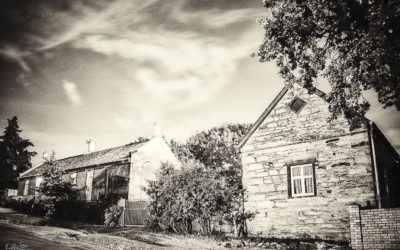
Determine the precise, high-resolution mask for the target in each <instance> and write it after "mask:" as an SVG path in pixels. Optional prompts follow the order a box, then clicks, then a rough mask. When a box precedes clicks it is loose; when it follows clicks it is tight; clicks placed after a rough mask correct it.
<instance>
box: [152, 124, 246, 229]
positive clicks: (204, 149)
mask: <svg viewBox="0 0 400 250" xmlns="http://www.w3.org/2000/svg"><path fill="white" fill-rule="evenodd" d="M249 128H250V125H247V124H225V125H222V126H219V127H213V128H211V129H209V130H207V131H202V132H198V133H196V134H195V135H193V136H191V137H190V138H189V139H188V140H187V141H186V142H185V143H184V144H181V143H178V142H176V141H171V142H170V143H169V144H170V147H171V150H172V151H173V152H174V154H175V155H176V156H177V157H178V158H179V160H180V161H181V162H182V165H183V166H182V169H181V170H176V169H173V168H172V167H167V166H164V167H163V168H162V169H161V172H160V173H159V178H158V179H157V180H156V181H155V182H150V184H149V188H148V189H147V193H148V194H149V196H150V197H151V205H150V214H151V215H152V217H151V218H152V220H151V222H152V226H153V227H157V225H158V226H159V227H161V228H163V229H170V230H172V231H175V232H180V233H190V232H191V230H192V226H191V225H192V223H193V222H194V221H196V222H197V224H198V225H199V226H200V228H201V231H202V233H205V234H210V233H211V221H212V220H213V221H215V220H217V221H225V222H228V223H231V224H232V225H234V227H235V235H236V236H243V235H244V234H245V232H244V231H245V223H246V219H248V218H251V216H252V215H253V214H252V213H249V212H247V213H246V212H245V211H244V210H243V197H244V196H243V194H244V190H243V188H242V171H241V169H242V166H241V159H240V152H239V149H238V147H237V145H238V144H239V142H240V140H241V139H242V138H243V137H244V135H245V134H246V133H247V131H248V129H249Z"/></svg>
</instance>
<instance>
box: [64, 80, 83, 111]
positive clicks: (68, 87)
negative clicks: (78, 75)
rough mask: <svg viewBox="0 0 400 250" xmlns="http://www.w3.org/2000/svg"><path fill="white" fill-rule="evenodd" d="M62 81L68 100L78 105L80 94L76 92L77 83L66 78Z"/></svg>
mask: <svg viewBox="0 0 400 250" xmlns="http://www.w3.org/2000/svg"><path fill="white" fill-rule="evenodd" d="M62 83H63V88H64V90H65V94H66V95H67V97H68V100H69V101H70V102H71V104H72V105H74V106H79V105H80V104H81V96H80V94H79V92H78V89H77V85H76V84H75V83H73V82H70V81H66V80H64V81H63V82H62Z"/></svg>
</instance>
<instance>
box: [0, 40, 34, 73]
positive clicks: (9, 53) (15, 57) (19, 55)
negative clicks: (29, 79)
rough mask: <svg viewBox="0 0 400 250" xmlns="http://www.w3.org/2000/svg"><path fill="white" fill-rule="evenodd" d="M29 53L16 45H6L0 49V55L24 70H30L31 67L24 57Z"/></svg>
mask: <svg viewBox="0 0 400 250" xmlns="http://www.w3.org/2000/svg"><path fill="white" fill-rule="evenodd" d="M27 55H29V53H28V52H23V51H20V50H19V49H17V48H16V47H12V46H7V47H4V48H2V49H0V56H3V57H4V58H6V59H8V60H10V61H13V62H15V63H17V64H18V65H19V66H20V68H21V69H22V70H23V71H24V72H30V71H31V68H30V67H29V65H28V63H27V62H26V61H25V59H24V57H25V56H27Z"/></svg>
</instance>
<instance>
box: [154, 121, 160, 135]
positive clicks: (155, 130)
mask: <svg viewBox="0 0 400 250" xmlns="http://www.w3.org/2000/svg"><path fill="white" fill-rule="evenodd" d="M161 136H162V134H161V126H160V124H158V123H157V122H155V123H154V126H153V138H155V137H161Z"/></svg>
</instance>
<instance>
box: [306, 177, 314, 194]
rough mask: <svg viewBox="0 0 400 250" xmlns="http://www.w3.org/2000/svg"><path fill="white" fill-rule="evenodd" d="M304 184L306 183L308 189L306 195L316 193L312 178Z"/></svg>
mask: <svg viewBox="0 0 400 250" xmlns="http://www.w3.org/2000/svg"><path fill="white" fill-rule="evenodd" d="M304 183H305V185H304V186H305V189H306V193H307V194H310V193H314V187H313V179H312V178H305V179H304Z"/></svg>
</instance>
